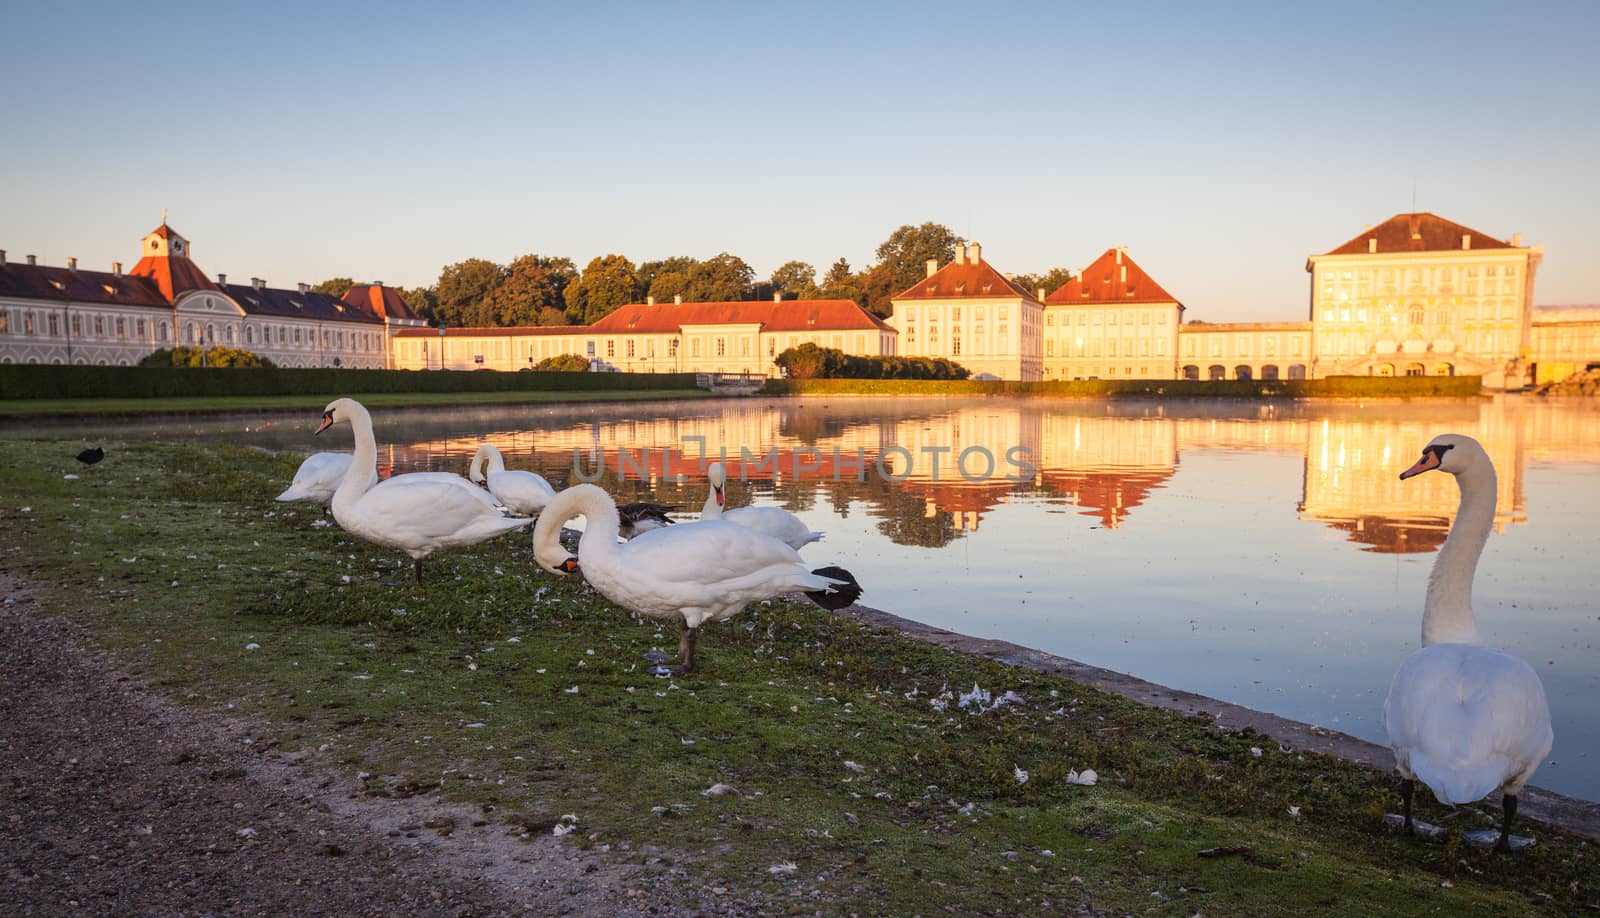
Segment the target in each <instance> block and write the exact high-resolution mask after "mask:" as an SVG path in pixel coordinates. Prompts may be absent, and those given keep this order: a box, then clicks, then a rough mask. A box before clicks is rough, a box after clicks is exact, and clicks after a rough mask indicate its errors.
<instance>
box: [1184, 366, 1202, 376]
mask: <svg viewBox="0 0 1600 918" xmlns="http://www.w3.org/2000/svg"><path fill="white" fill-rule="evenodd" d="M1183 378H1184V379H1199V378H1200V368H1199V367H1197V366H1195V365H1194V364H1192V363H1191V364H1186V365H1184V368H1183Z"/></svg>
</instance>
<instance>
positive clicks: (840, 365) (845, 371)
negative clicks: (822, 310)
mask: <svg viewBox="0 0 1600 918" xmlns="http://www.w3.org/2000/svg"><path fill="white" fill-rule="evenodd" d="M773 362H774V363H776V364H777V365H778V367H779V369H781V370H783V372H784V376H785V377H786V378H788V379H966V378H967V377H968V376H971V375H972V373H971V371H970V370H968V369H967V368H966V367H963V366H961V365H960V364H958V363H953V362H951V361H949V360H946V359H944V358H943V357H893V356H874V357H856V356H852V355H849V354H846V353H845V352H843V351H841V350H837V349H835V348H831V347H818V346H817V345H815V344H812V343H811V342H809V341H808V342H806V343H805V344H800V345H796V346H795V347H791V348H789V349H788V350H786V351H784V352H783V353H781V354H779V355H778V356H777V358H776V359H775V360H774V361H773Z"/></svg>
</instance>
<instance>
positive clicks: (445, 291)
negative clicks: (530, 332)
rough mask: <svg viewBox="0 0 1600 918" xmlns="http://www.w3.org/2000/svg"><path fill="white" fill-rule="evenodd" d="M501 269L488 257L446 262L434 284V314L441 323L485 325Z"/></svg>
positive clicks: (502, 275) (502, 272)
mask: <svg viewBox="0 0 1600 918" xmlns="http://www.w3.org/2000/svg"><path fill="white" fill-rule="evenodd" d="M504 276H505V269H504V268H502V267H500V266H499V265H497V264H495V263H494V262H492V261H486V260H484V259H482V258H469V259H467V260H466V261H459V262H456V263H455V264H453V265H446V266H445V268H444V270H443V271H440V272H439V282H438V283H437V284H435V285H434V288H433V292H434V296H435V297H437V298H438V303H437V305H436V306H435V307H434V315H435V317H436V318H437V319H438V320H439V324H440V325H442V326H462V325H469V324H470V325H488V324H492V323H491V322H489V321H486V320H487V319H489V318H490V317H491V315H492V313H491V312H490V310H491V308H492V304H491V300H492V298H493V296H494V292H495V289H496V288H498V287H499V286H500V280H501V278H503V277H504Z"/></svg>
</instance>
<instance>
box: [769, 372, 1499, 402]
mask: <svg viewBox="0 0 1600 918" xmlns="http://www.w3.org/2000/svg"><path fill="white" fill-rule="evenodd" d="M1482 391H1483V377H1481V376H1387V377H1386V376H1328V377H1324V378H1322V379H1279V380H1248V379H1227V380H1214V381H1213V380H1191V379H1080V380H1070V381H1060V382H1043V381H1041V382H1018V381H1015V380H998V379H996V380H983V379H945V380H914V379H769V380H767V383H766V385H765V386H763V387H762V389H761V394H763V395H1007V396H1039V397H1045V398H1155V399H1163V398H1165V399H1172V398H1249V399H1258V398H1476V397H1478V396H1480V395H1482Z"/></svg>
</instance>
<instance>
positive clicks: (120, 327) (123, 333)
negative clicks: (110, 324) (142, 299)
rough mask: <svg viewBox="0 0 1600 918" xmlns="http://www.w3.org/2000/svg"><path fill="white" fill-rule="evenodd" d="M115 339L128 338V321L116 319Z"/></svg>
mask: <svg viewBox="0 0 1600 918" xmlns="http://www.w3.org/2000/svg"><path fill="white" fill-rule="evenodd" d="M117 337H118V338H126V337H128V320H127V319H118V320H117Z"/></svg>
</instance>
